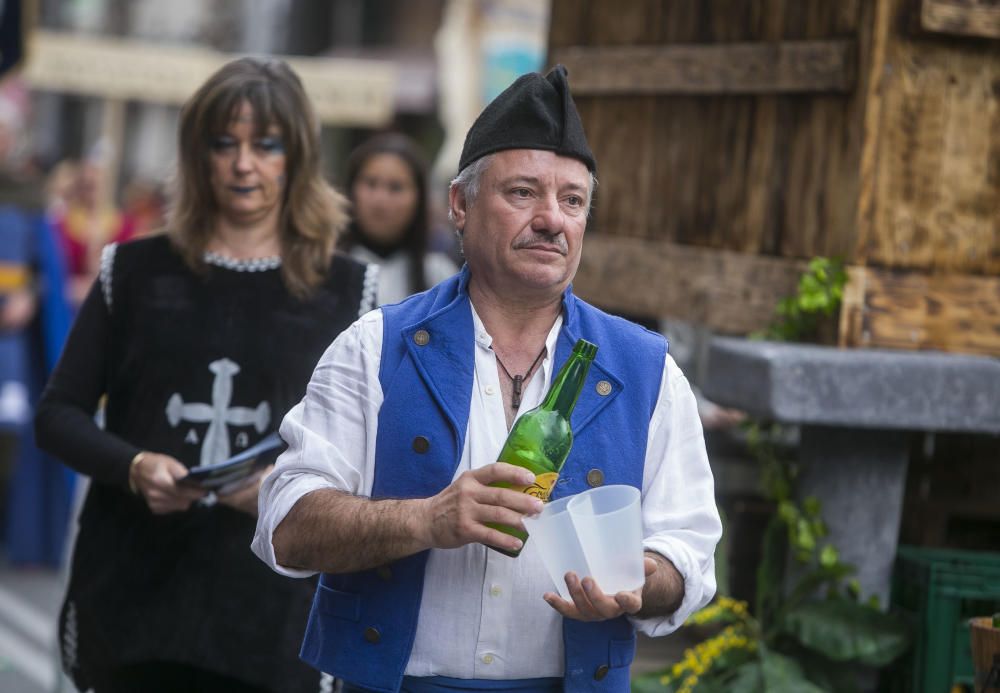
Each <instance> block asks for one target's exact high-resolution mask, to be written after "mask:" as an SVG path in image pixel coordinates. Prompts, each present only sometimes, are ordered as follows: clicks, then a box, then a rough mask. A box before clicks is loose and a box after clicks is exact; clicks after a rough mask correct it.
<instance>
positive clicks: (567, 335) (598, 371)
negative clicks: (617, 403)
mask: <svg viewBox="0 0 1000 693" xmlns="http://www.w3.org/2000/svg"><path fill="white" fill-rule="evenodd" d="M563 315H564V316H565V321H564V322H563V328H562V330H561V331H560V332H559V339H558V341H557V342H556V362H555V365H556V366H558V367H559V368H562V365H563V364H564V363H566V359H568V358H569V356H570V354H571V353H573V346H574V345H575V344H576V342H577V340H578V339H586V340H587V341H594V338H593V337H592V336H591V335H587V334H580V332H581V325H580V323H579V321H578V320H577V319H576V317H577V312H576V297H574V296H573V295H572V294H571V293H570V290H569V289H567V290H566V293H565V294H564V295H563ZM597 347H598V348H597V356H596V357H595V358H594V362H593V363H592V364H591V366H590V371H589V372H588V373H587V380H586V382H584V384H583V391H582V392H580V399H578V400H577V402H576V408H575V409H574V410H573V416H572V418H571V420H570V425H571V426H572V427H573V436H574V437H576V436H578V435H579V434H580V431H582V430H583V429H584V428H585V427H586V426H587V425H588V424H589V423H590V422H591V421H593V420H594V419H595V418H596V417H597V415H598V414H600V413H601V410H603V409H604V408H605V407H607V406H608V405H609V404H611V402H613V401H614V400H615V398H616V397H618V394H619V393H620V392H621V391H622V387H623V386H624V383H623V381H622V379H621V378H620V377H618V376H617V375H616V374H615V373H614V372H613V371H612V370H611V369H609V368H608V366H607V361H608V359H609V357H608V356H603V355H602V352H601V344H600V343H597ZM602 381H603V382H605V383H607V385H603V386H601V387H598V385H599V384H600V383H602ZM608 385H610V391H608V387H607V386H608ZM602 393H605V394H602Z"/></svg>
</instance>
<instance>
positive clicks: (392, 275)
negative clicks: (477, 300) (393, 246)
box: [349, 245, 458, 306]
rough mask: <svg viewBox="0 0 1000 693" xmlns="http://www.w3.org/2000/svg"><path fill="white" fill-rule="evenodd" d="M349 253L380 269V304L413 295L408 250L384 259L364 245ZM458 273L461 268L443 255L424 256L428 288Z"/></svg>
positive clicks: (355, 247)
mask: <svg viewBox="0 0 1000 693" xmlns="http://www.w3.org/2000/svg"><path fill="white" fill-rule="evenodd" d="M349 252H350V255H351V257H353V258H354V259H355V260H360V261H361V262H366V263H371V264H375V265H378V266H379V272H378V305H380V306H382V305H385V304H386V303H398V302H399V301H402V300H403V299H404V298H406V297H407V296H409V295H410V294H412V293H413V291H411V290H410V255H409V253H408V252H407V251H406V250H400V251H397V252H395V253H393V254H392V255H390V256H389V257H382V256H381V255H378V254H377V253H373V252H372V251H371V250H369V249H368V248H366V247H364V246H363V245H355V246H352V247H351V249H350V251H349ZM456 272H458V267H457V266H456V265H455V263H454V262H452V261H451V258H449V257H448V256H447V255H445V254H444V253H433V252H428V253H426V254H425V255H424V281H425V282H426V284H427V286H429V287H430V286H434V285H435V284H438V283H440V282H443V281H444V280H445V279H447V278H448V277H450V276H451V275H453V274H455V273H456Z"/></svg>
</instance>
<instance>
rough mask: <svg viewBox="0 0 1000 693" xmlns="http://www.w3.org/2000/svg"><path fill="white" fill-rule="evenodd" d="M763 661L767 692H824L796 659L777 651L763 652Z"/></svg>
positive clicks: (762, 668)
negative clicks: (805, 672) (804, 672)
mask: <svg viewBox="0 0 1000 693" xmlns="http://www.w3.org/2000/svg"><path fill="white" fill-rule="evenodd" d="M761 661H762V662H763V666H762V667H761V670H762V672H763V674H764V690H766V691H767V693H824V691H823V689H822V688H818V687H817V686H815V685H813V684H812V683H811V682H810V681H809V679H807V678H806V677H805V674H803V673H802V667H800V666H799V664H798V663H797V662H796V661H795V660H794V659H792V658H790V657H786V656H785V655H783V654H779V653H777V652H761Z"/></svg>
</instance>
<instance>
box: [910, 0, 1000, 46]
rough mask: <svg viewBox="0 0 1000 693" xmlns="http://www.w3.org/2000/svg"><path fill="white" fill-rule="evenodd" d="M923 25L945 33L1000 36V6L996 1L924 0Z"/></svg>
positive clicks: (921, 7) (922, 8)
mask: <svg viewBox="0 0 1000 693" xmlns="http://www.w3.org/2000/svg"><path fill="white" fill-rule="evenodd" d="M920 26H921V27H922V28H923V29H925V30H927V31H934V32H939V33H944V34H960V35H963V36H980V37H985V38H1000V5H998V4H997V3H996V1H995V0H922V2H921V5H920Z"/></svg>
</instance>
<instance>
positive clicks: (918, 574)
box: [892, 546, 1000, 693]
mask: <svg viewBox="0 0 1000 693" xmlns="http://www.w3.org/2000/svg"><path fill="white" fill-rule="evenodd" d="M892 605H893V607H894V608H895V609H897V610H899V611H901V612H902V613H904V614H907V615H908V616H909V617H910V618H911V619H912V621H913V624H914V628H915V631H914V647H913V650H912V652H911V653H910V655H909V656H908V657H907V659H906V661H904V662H903V664H902V667H901V671H900V672H899V676H898V677H897V679H898V680H897V682H896V683H897V684H901V687H900V686H898V685H897V686H893V688H894V689H895V690H901V691H906V692H907V693H911V692H912V693H948V691H950V690H951V687H952V685H954V684H966V685H968V686H970V687H971V686H972V682H973V678H974V675H975V670H974V668H973V665H972V646H971V643H970V640H969V625H968V620H969V618H971V617H973V616H987V615H990V614H992V613H994V612H997V611H1000V553H993V552H986V551H957V550H949V549H927V548H921V547H915V546H900V547H899V552H898V553H897V555H896V566H895V570H894V571H893V576H892Z"/></svg>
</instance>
